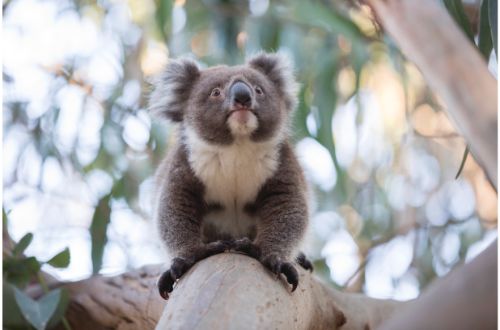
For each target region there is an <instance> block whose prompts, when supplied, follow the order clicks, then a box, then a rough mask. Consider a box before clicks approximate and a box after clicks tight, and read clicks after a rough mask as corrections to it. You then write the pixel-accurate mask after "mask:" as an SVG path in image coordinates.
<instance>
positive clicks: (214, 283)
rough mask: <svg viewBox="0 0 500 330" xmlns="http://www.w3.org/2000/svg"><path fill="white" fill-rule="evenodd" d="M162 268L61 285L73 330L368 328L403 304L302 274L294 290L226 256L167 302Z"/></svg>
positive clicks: (256, 266)
mask: <svg viewBox="0 0 500 330" xmlns="http://www.w3.org/2000/svg"><path fill="white" fill-rule="evenodd" d="M160 272H161V267H160V266H150V267H146V268H143V269H140V270H136V271H132V272H129V273H126V274H123V275H120V276H115V277H103V276H96V277H92V278H90V279H87V280H83V281H80V282H75V283H67V284H64V285H63V286H65V287H66V288H68V289H69V291H70V296H71V302H70V306H69V310H68V312H67V314H66V316H67V319H68V321H69V322H70V324H71V325H72V327H73V328H75V329H92V330H94V329H109V328H113V329H153V328H154V327H155V325H156V323H157V322H158V320H159V319H160V315H161V314H162V310H163V308H164V306H165V309H164V311H163V315H162V316H161V320H160V321H159V323H158V326H157V329H274V328H279V329H333V330H334V329H338V328H341V329H342V330H349V329H366V328H373V327H375V326H377V325H378V324H380V323H381V321H382V320H385V319H387V318H388V317H389V315H390V314H392V313H393V311H394V310H395V308H396V307H398V306H400V305H403V303H400V302H396V301H392V300H378V299H372V298H368V297H366V296H363V295H361V294H355V293H343V292H341V291H338V290H334V289H331V288H329V287H328V286H327V285H325V284H323V283H322V282H320V281H319V280H318V279H317V278H315V277H314V276H312V275H311V274H310V273H308V272H306V271H304V270H302V269H301V270H299V272H300V283H299V286H298V288H297V290H296V291H295V292H293V293H291V292H290V287H289V285H288V284H287V283H286V281H285V280H283V279H280V280H278V279H276V278H274V277H273V276H272V275H271V274H270V273H269V272H268V271H267V270H265V269H264V267H262V265H261V264H260V263H259V262H257V261H256V260H254V259H251V258H249V257H246V256H243V255H239V254H234V253H224V254H220V255H216V256H213V257H210V258H208V259H205V260H203V261H201V262H199V263H197V264H196V265H195V266H194V267H193V268H192V269H191V270H190V271H189V272H188V273H186V274H185V275H184V276H183V277H182V279H181V280H180V281H179V283H178V284H177V286H176V287H175V288H174V291H173V293H172V294H171V296H170V299H169V300H168V302H167V303H166V304H165V302H164V301H163V300H162V299H161V298H160V296H159V294H158V292H157V290H156V285H155V282H156V279H157V278H158V276H159V275H160Z"/></svg>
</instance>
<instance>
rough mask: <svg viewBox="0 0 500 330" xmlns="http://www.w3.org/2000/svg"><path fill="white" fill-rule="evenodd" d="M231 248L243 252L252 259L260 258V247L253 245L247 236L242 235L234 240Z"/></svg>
mask: <svg viewBox="0 0 500 330" xmlns="http://www.w3.org/2000/svg"><path fill="white" fill-rule="evenodd" d="M232 249H233V250H234V251H237V252H241V253H244V254H246V255H248V256H250V257H252V258H254V259H257V260H259V259H260V255H261V253H260V248H259V247H258V246H257V245H255V244H254V243H253V242H252V241H251V240H250V239H249V238H248V237H243V238H240V239H237V240H236V241H234V242H233V247H232Z"/></svg>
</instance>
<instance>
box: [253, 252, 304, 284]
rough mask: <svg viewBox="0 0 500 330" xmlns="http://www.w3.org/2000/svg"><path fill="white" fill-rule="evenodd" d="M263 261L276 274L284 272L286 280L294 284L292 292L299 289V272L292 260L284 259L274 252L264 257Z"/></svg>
mask: <svg viewBox="0 0 500 330" xmlns="http://www.w3.org/2000/svg"><path fill="white" fill-rule="evenodd" d="M261 262H262V264H263V265H264V266H265V267H266V268H267V269H269V270H270V271H271V272H272V273H274V274H276V275H279V274H283V275H284V276H285V278H286V281H287V282H288V283H289V284H291V285H292V292H293V291H295V289H297V285H298V284H299V273H297V270H296V269H295V267H294V266H293V265H292V264H291V263H290V262H287V261H284V260H283V259H281V258H280V257H278V256H277V255H274V254H272V255H269V256H267V257H264V258H263V259H262V261H261Z"/></svg>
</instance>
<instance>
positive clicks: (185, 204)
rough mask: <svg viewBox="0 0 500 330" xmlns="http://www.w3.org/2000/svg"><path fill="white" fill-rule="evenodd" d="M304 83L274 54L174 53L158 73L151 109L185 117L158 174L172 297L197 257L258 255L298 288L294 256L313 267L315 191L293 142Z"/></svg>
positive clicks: (164, 291) (164, 282)
mask: <svg viewBox="0 0 500 330" xmlns="http://www.w3.org/2000/svg"><path fill="white" fill-rule="evenodd" d="M297 86H298V85H297V83H296V81H295V79H294V76H293V69H292V67H291V66H290V65H289V63H288V61H287V60H286V58H285V57H283V56H282V55H277V54H266V53H260V54H258V55H256V56H254V57H253V58H251V59H249V60H248V61H247V62H246V64H244V65H238V66H232V67H229V66H225V65H220V66H215V67H210V68H207V69H200V68H199V67H198V65H197V64H196V63H195V62H193V61H191V60H188V59H180V60H171V61H170V62H169V63H168V65H167V66H166V68H165V70H164V71H163V72H162V74H161V75H160V76H159V77H158V78H157V81H156V82H155V83H154V91H153V92H152V93H151V96H150V106H149V107H150V111H151V112H152V113H154V114H156V115H158V116H160V117H163V118H166V119H168V120H170V121H172V122H175V123H178V124H179V125H178V129H179V138H178V139H177V142H176V143H175V145H174V146H173V147H172V148H170V150H169V152H168V154H167V156H166V158H165V159H164V160H163V162H162V163H161V164H160V166H159V168H158V170H157V178H156V185H157V200H156V206H155V216H156V222H157V225H158V230H159V234H160V237H161V239H162V240H163V242H164V243H165V245H166V247H167V249H168V251H169V252H170V254H171V255H172V256H174V258H173V259H172V262H171V266H170V269H169V270H167V271H166V272H164V273H163V274H162V275H161V276H160V278H159V280H158V290H159V292H160V294H161V296H162V297H163V298H164V299H168V295H169V293H170V292H171V291H172V290H173V285H174V283H175V282H176V281H177V280H178V279H179V278H180V277H181V276H182V275H183V274H184V273H185V272H186V271H187V270H189V269H190V267H191V266H192V265H193V264H195V263H196V262H197V261H199V260H201V259H204V258H207V257H209V256H211V255H214V254H218V253H222V252H225V251H235V252H240V253H245V254H247V255H249V256H251V257H253V258H256V259H257V260H259V261H260V262H261V263H262V264H263V265H264V266H265V267H266V268H267V269H268V270H270V271H271V272H272V273H274V274H276V275H277V276H279V275H280V274H282V275H284V277H285V278H286V280H287V282H288V283H289V284H291V285H292V291H294V290H295V289H296V287H297V285H298V279H299V277H298V273H297V270H296V269H295V267H294V265H293V263H292V261H293V260H294V259H295V261H297V263H298V264H299V265H301V266H302V267H303V268H305V269H308V270H311V271H312V264H311V263H310V262H309V260H307V259H306V257H305V256H304V254H303V253H300V252H299V251H298V247H299V245H300V242H301V240H302V238H303V236H304V234H305V231H306V227H307V223H308V214H309V210H308V203H307V195H308V193H307V186H306V183H305V179H304V175H303V172H302V170H301V168H300V165H299V163H298V161H297V158H296V156H295V154H294V150H293V147H292V145H291V143H290V141H289V129H290V124H291V118H292V114H293V110H294V108H295V106H296V103H297V96H296V94H297V89H298V88H297Z"/></svg>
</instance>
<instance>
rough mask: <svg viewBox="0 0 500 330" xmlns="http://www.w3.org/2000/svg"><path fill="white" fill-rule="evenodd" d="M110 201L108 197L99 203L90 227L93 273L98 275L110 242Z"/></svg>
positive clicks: (109, 196)
mask: <svg viewBox="0 0 500 330" xmlns="http://www.w3.org/2000/svg"><path fill="white" fill-rule="evenodd" d="M110 199H111V195H106V196H105V197H104V198H102V199H101V200H100V201H99V203H98V204H97V207H96V209H95V211H94V216H93V217H92V224H91V225H90V239H91V255H92V272H93V273H94V274H97V273H98V272H99V270H100V269H101V266H102V257H103V255H104V248H105V246H106V243H107V241H108V239H107V235H106V231H107V229H108V224H109V220H110V219H109V218H110V215H111V208H110V206H109V201H110Z"/></svg>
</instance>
